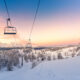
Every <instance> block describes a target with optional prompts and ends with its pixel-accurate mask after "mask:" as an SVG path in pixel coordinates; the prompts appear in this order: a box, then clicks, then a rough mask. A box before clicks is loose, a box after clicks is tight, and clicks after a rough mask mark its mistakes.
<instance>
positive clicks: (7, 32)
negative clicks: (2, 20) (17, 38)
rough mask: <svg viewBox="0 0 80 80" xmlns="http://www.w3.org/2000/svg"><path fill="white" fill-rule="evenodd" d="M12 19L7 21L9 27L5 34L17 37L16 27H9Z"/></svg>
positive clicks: (6, 28)
mask: <svg viewBox="0 0 80 80" xmlns="http://www.w3.org/2000/svg"><path fill="white" fill-rule="evenodd" d="M9 22H10V18H8V19H7V27H5V29H4V34H9V35H15V34H16V33H17V30H16V27H12V26H9Z"/></svg>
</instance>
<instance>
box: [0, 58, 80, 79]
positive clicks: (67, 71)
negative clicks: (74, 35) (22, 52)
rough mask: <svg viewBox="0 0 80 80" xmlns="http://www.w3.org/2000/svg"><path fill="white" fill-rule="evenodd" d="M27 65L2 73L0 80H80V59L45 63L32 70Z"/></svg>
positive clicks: (29, 65) (28, 64)
mask: <svg viewBox="0 0 80 80" xmlns="http://www.w3.org/2000/svg"><path fill="white" fill-rule="evenodd" d="M30 67H31V64H30V63H27V64H25V65H24V67H23V68H21V69H18V70H17V71H12V72H1V73H0V80H80V57H74V58H69V59H63V60H55V61H44V62H42V63H40V64H39V65H38V66H36V67H35V68H33V69H31V68H30Z"/></svg>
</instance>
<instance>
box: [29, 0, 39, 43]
mask: <svg viewBox="0 0 80 80" xmlns="http://www.w3.org/2000/svg"><path fill="white" fill-rule="evenodd" d="M39 7H40V0H39V1H38V4H37V8H36V12H35V16H34V20H33V23H32V27H31V31H30V34H29V41H30V42H31V34H32V31H33V28H34V25H35V21H36V18H37V14H38V11H39Z"/></svg>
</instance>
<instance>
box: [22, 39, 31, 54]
mask: <svg viewBox="0 0 80 80" xmlns="http://www.w3.org/2000/svg"><path fill="white" fill-rule="evenodd" d="M31 51H32V44H31V41H30V40H29V42H28V43H27V45H26V47H25V49H24V50H23V52H24V53H30V52H31Z"/></svg>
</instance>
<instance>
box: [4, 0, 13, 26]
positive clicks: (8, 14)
mask: <svg viewBox="0 0 80 80" xmlns="http://www.w3.org/2000/svg"><path fill="white" fill-rule="evenodd" d="M4 4H5V8H6V12H7V16H8V19H9V21H10V24H11V25H12V23H11V20H10V19H11V18H10V13H9V10H8V7H7V3H6V0H4Z"/></svg>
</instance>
